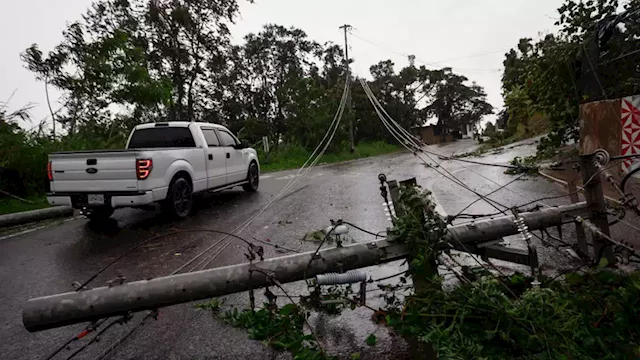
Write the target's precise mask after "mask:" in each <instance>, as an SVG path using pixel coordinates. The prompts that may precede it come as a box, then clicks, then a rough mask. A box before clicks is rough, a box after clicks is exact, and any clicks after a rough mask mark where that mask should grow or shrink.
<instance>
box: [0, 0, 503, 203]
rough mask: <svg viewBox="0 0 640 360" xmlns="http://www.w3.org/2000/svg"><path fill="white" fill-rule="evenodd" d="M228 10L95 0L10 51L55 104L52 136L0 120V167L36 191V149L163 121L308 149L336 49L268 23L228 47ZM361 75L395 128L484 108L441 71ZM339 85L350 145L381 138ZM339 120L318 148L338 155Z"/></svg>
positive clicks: (335, 100)
mask: <svg viewBox="0 0 640 360" xmlns="http://www.w3.org/2000/svg"><path fill="white" fill-rule="evenodd" d="M238 11H239V10H238V4H237V2H236V0H198V1H196V0H98V1H97V2H95V3H94V4H93V5H92V6H91V7H90V8H89V10H88V11H87V12H86V13H85V14H84V15H83V16H82V19H81V20H80V21H77V22H75V23H72V24H70V25H69V26H67V28H66V29H65V30H64V31H63V33H62V37H61V41H60V43H59V44H58V45H57V46H56V47H55V48H54V49H53V50H52V51H50V52H49V53H46V54H45V53H43V52H42V51H41V50H40V48H39V47H38V45H37V44H33V45H32V46H30V47H29V48H27V49H26V50H25V51H24V52H23V53H22V55H21V56H22V59H23V61H24V65H25V67H27V68H28V69H29V70H31V71H32V73H33V74H34V76H35V77H36V79H37V80H39V81H41V82H42V83H43V84H44V85H45V87H46V89H47V90H48V91H51V90H53V89H56V90H58V92H59V93H61V94H62V95H61V98H60V99H59V103H60V108H59V109H58V108H56V107H57V106H58V105H56V104H51V106H50V110H51V117H53V118H54V119H55V123H56V124H58V125H57V132H56V134H55V136H52V134H51V131H50V130H47V129H46V127H42V126H40V127H36V129H35V130H34V131H26V130H25V129H22V128H20V127H18V126H15V123H16V122H15V120H14V119H11V118H9V117H8V116H6V115H4V116H3V119H2V121H0V127H2V129H1V131H0V148H2V149H7V148H13V149H19V150H3V153H2V163H0V167H2V168H8V169H15V170H16V171H18V172H19V173H20V174H21V176H22V177H23V178H24V179H25V180H24V182H25V183H29V184H34V183H37V184H40V181H39V180H36V179H39V177H41V175H42V174H41V173H40V172H39V170H38V169H43V168H44V164H45V162H46V154H47V152H50V151H56V150H76V149H96V148H118V147H122V146H123V145H124V142H125V140H126V138H127V136H128V134H129V132H130V130H131V128H132V127H133V126H135V125H137V124H140V123H145V122H152V121H166V120H187V121H191V120H193V121H206V122H216V123H220V124H224V125H226V126H228V127H229V128H230V129H231V130H232V131H234V132H236V133H238V134H239V136H240V137H241V138H243V139H245V140H247V141H248V142H249V143H251V144H253V143H256V142H258V141H259V140H260V139H262V137H263V136H268V137H269V139H270V141H271V142H272V146H271V147H272V149H273V148H277V147H279V146H282V145H292V146H297V147H304V148H306V149H313V148H314V147H315V145H316V144H317V143H318V142H319V141H320V139H321V138H322V136H323V135H324V133H325V131H326V129H327V128H328V126H329V124H330V123H331V121H332V119H333V116H334V114H335V113H336V110H337V109H338V106H339V103H340V100H341V96H342V92H343V88H344V85H345V75H346V71H345V69H346V64H345V56H344V53H343V49H342V48H341V47H340V46H338V45H336V44H333V43H330V42H329V43H324V44H320V43H318V42H316V41H314V40H313V39H310V38H309V37H308V36H307V35H306V33H305V32H304V31H303V30H301V29H296V28H288V27H284V26H281V25H276V24H267V25H265V26H264V27H263V28H262V29H261V31H260V32H258V33H252V34H248V35H246V36H245V37H244V42H243V43H242V44H241V45H233V44H231V41H230V31H229V27H230V26H231V25H232V24H233V22H234V21H235V20H236V18H237V16H238ZM370 73H371V77H372V80H371V81H369V85H370V87H371V89H372V90H373V92H374V93H375V95H376V97H377V98H378V99H379V100H380V102H381V104H382V105H383V106H384V107H385V109H386V110H387V112H388V113H389V114H390V115H391V116H392V117H393V118H394V119H395V120H396V121H398V122H399V123H400V124H402V125H403V126H404V127H405V128H407V129H409V128H411V127H414V126H419V125H422V124H424V123H425V121H426V120H427V119H429V118H432V117H437V118H438V120H439V126H440V128H441V129H442V130H443V131H444V132H449V131H454V130H456V129H459V128H460V126H461V125H463V124H466V123H468V122H475V121H478V120H480V118H481V117H482V116H483V115H486V114H490V113H491V112H492V107H491V105H489V104H488V103H487V101H486V94H485V93H484V91H483V89H482V88H481V87H480V86H478V85H477V84H475V83H470V82H469V81H468V79H467V78H465V77H463V76H461V75H458V74H455V73H453V72H452V71H451V69H449V68H445V69H435V70H430V69H426V68H424V67H419V68H418V67H415V66H413V65H412V66H407V67H404V68H402V69H399V70H396V69H394V64H393V63H392V62H391V61H390V60H386V61H381V62H379V63H377V64H375V65H373V66H372V67H371V69H370ZM351 83H352V87H351V88H352V104H353V109H354V111H351V112H348V113H347V114H348V116H350V117H351V118H352V119H353V121H354V124H355V126H354V127H355V131H354V132H355V139H356V142H361V141H388V142H393V141H394V140H393V138H392V137H391V135H390V134H388V132H387V130H386V129H385V128H384V126H383V125H382V124H381V122H380V121H379V119H378V116H377V114H376V113H375V111H374V109H373V107H372V106H371V104H370V103H369V100H368V99H367V97H366V95H365V93H364V90H363V89H362V88H361V87H360V85H359V82H358V79H355V78H352V79H351ZM345 120H347V119H345ZM8 124H12V125H11V126H9V125H8ZM346 124H347V121H343V123H342V126H341V128H339V131H338V132H337V134H336V136H335V138H334V141H333V143H332V147H331V148H329V151H336V150H338V149H340V148H346V145H345V144H344V143H345V142H346V141H347V139H348V133H347V125H346ZM9 145H11V146H9ZM20 145H21V146H20ZM27 154H29V155H27ZM26 156H29V157H30V159H32V161H33V162H32V163H31V164H32V165H30V167H29V169H27V168H26V167H25V165H24V164H25V163H26V162H25V157H26ZM0 186H4V185H3V184H0ZM29 187H30V188H33V187H34V186H32V185H30V186H29ZM35 188H36V190H35V191H36V192H39V191H41V190H42V186H40V185H37V186H35Z"/></svg>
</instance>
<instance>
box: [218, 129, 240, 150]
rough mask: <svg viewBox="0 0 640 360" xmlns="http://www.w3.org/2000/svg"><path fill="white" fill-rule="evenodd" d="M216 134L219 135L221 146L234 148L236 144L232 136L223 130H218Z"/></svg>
mask: <svg viewBox="0 0 640 360" xmlns="http://www.w3.org/2000/svg"><path fill="white" fill-rule="evenodd" d="M218 133H219V134H220V140H221V142H222V146H236V145H237V144H238V143H237V142H236V139H235V138H234V137H233V135H231V134H229V133H228V132H226V131H224V130H218Z"/></svg>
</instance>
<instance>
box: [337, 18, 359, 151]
mask: <svg viewBox="0 0 640 360" xmlns="http://www.w3.org/2000/svg"><path fill="white" fill-rule="evenodd" d="M340 29H342V30H344V56H345V66H346V72H347V77H346V79H345V81H349V80H351V71H350V69H349V44H348V41H347V32H348V31H349V30H351V25H348V24H344V25H342V26H340ZM345 110H346V113H347V117H348V118H349V144H350V146H351V149H350V150H351V152H354V151H355V150H356V145H355V140H354V138H353V116H351V88H349V89H347V106H346V109H345Z"/></svg>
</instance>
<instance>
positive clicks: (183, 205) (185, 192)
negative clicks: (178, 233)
mask: <svg viewBox="0 0 640 360" xmlns="http://www.w3.org/2000/svg"><path fill="white" fill-rule="evenodd" d="M163 205H164V209H163V210H164V211H165V212H166V213H168V214H170V215H172V216H174V217H176V218H179V219H183V218H186V217H187V216H189V214H191V209H192V208H193V193H192V190H191V184H190V183H189V181H187V179H185V178H183V177H179V178H177V179H175V180H174V181H173V182H172V184H171V186H170V187H169V192H168V193H167V199H166V200H165V202H164V204H163Z"/></svg>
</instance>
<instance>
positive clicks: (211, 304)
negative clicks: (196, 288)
mask: <svg viewBox="0 0 640 360" xmlns="http://www.w3.org/2000/svg"><path fill="white" fill-rule="evenodd" d="M222 303H223V301H221V300H219V299H216V298H213V299H211V300H209V301H207V302H204V303H200V304H196V309H200V310H209V311H211V312H212V313H214V314H217V313H218V312H219V311H220V306H222Z"/></svg>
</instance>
